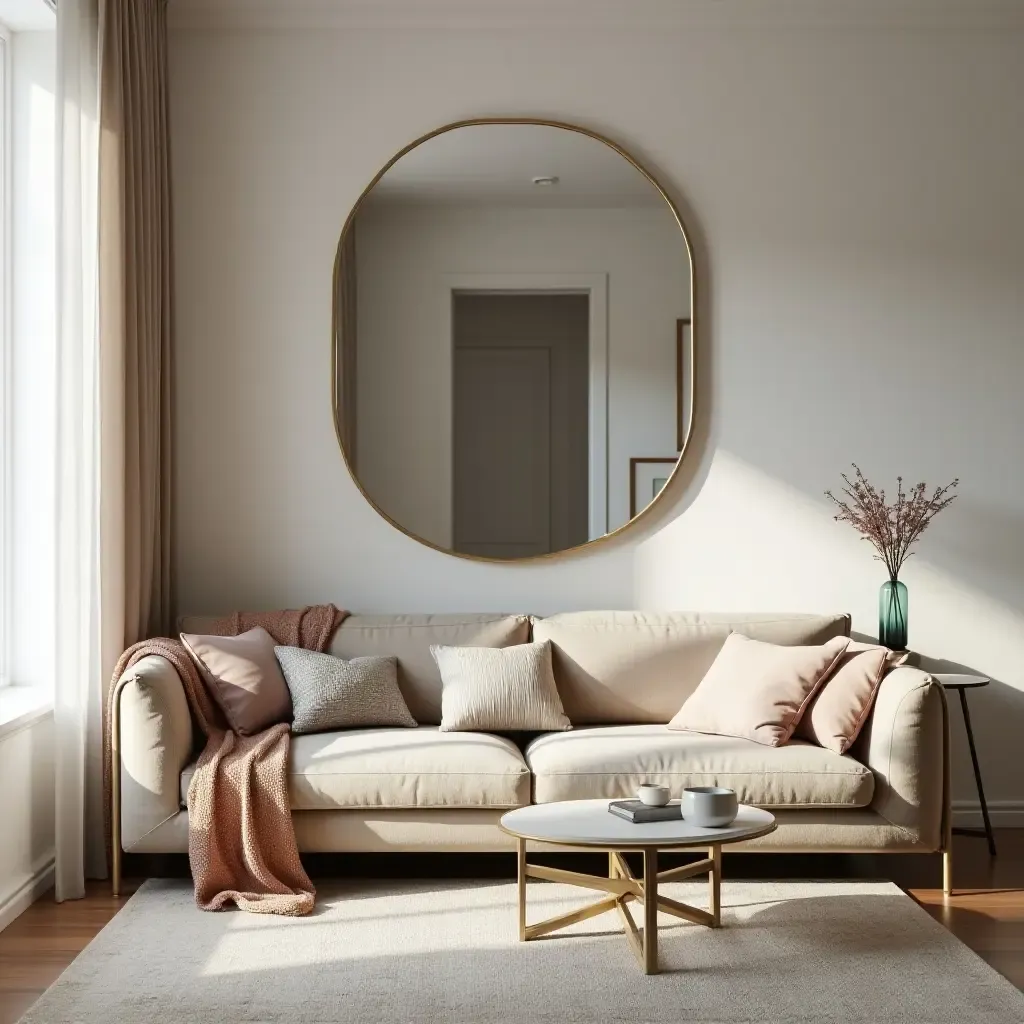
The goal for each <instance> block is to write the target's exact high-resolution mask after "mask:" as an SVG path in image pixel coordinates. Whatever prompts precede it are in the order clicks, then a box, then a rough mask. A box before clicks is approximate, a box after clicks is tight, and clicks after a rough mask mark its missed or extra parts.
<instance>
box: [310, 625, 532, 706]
mask: <svg viewBox="0 0 1024 1024" xmlns="http://www.w3.org/2000/svg"><path fill="white" fill-rule="evenodd" d="M529 631H530V623H529V619H528V618H527V617H526V616H525V615H486V614H483V615H350V616H349V617H348V618H347V619H346V620H345V621H344V622H343V623H342V624H341V626H340V627H339V628H338V630H337V631H336V632H335V634H334V639H333V641H332V642H331V646H330V648H329V649H328V653H330V654H333V655H335V656H336V657H339V658H359V657H365V656H367V655H384V656H385V657H386V656H393V657H396V658H397V659H398V685H399V687H400V688H401V690H402V695H403V696H404V697H405V702H406V704H407V705H408V707H409V711H410V712H412V716H413V718H415V719H416V721H417V722H420V723H421V724H427V725H437V724H438V723H439V722H440V721H441V673H440V671H439V670H438V668H437V663H436V662H435V661H434V658H433V656H432V655H431V653H430V648H431V646H432V645H434V644H440V645H443V646H449V647H511V646H512V645H513V644H524V643H526V642H527V641H528V640H529V638H530V637H529Z"/></svg>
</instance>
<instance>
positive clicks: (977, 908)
mask: <svg viewBox="0 0 1024 1024" xmlns="http://www.w3.org/2000/svg"><path fill="white" fill-rule="evenodd" d="M955 843H956V846H955V854H954V857H955V877H956V885H957V892H956V895H955V896H953V897H952V898H950V899H946V898H944V897H943V895H942V892H941V890H940V889H936V888H921V887H920V886H921V885H922V884H923V885H926V886H932V885H934V884H935V881H934V875H935V871H936V865H935V864H930V863H929V864H928V865H927V866H926V867H922V866H921V863H922V862H921V860H919V859H917V858H911V857H900V856H889V857H878V858H861V859H860V861H859V862H858V867H857V870H856V872H855V874H856V876H858V877H864V876H865V875H871V876H873V877H876V878H891V879H892V881H894V882H896V883H898V884H899V885H902V886H903V887H904V888H905V889H906V890H907V891H908V892H909V893H910V894H911V895H912V896H913V897H914V898H915V899H916V900H917V901H918V902H919V903H920V904H921V905H922V906H923V907H925V909H927V911H928V912H929V913H930V914H931V915H932V916H933V917H934V918H935V919H936V920H938V921H940V922H941V923H942V924H944V925H945V926H946V927H947V928H949V930H950V931H951V932H952V933H953V934H954V935H956V936H957V937H958V938H959V939H960V940H961V941H963V942H964V943H966V944H967V945H968V946H970V947H971V949H973V950H974V951H975V952H976V953H978V955H979V956H981V957H983V958H984V959H985V960H987V961H988V962H989V963H990V964H991V965H992V966H993V967H994V968H995V969H996V970H997V971H999V972H1000V973H1002V974H1003V975H1005V976H1006V977H1007V978H1009V979H1010V981H1012V982H1013V983H1014V984H1015V985H1017V986H1018V988H1020V989H1022V990H1024V829H1014V830H1011V829H1004V830H1001V831H1000V832H999V833H998V834H997V843H998V846H999V856H998V857H997V858H996V859H995V860H990V859H989V857H988V853H987V850H986V848H985V843H984V842H983V841H979V840H976V839H971V838H967V837H959V836H958V837H957V838H956V840H955ZM756 859H757V860H758V861H761V860H762V858H761V857H757V858H756ZM929 860H937V858H929ZM727 867H728V865H727ZM915 876H916V877H915ZM831 877H835V874H834V872H833V874H832V875H831ZM922 879H926V880H925V881H922ZM134 888H135V885H133V884H126V885H125V889H126V894H125V895H124V896H122V897H121V898H120V899H114V898H113V897H111V896H110V895H108V889H107V885H106V883H102V882H97V883H93V884H90V886H89V892H88V895H87V896H86V898H85V899H83V900H76V901H74V902H70V903H63V904H56V903H54V902H53V901H52V900H51V899H50V898H49V897H43V899H41V900H39V902H37V903H36V904H34V905H33V906H32V907H30V908H29V909H28V910H27V911H25V913H24V914H22V915H21V917H19V918H18V919H17V920H16V921H14V923H13V924H11V925H10V926H9V927H8V928H7V929H6V930H5V931H3V932H0V1024H14V1022H15V1021H17V1020H18V1018H19V1017H21V1015H22V1014H23V1013H24V1012H25V1011H26V1010H27V1009H28V1008H29V1007H30V1006H31V1005H32V1003H33V1002H34V1001H35V1000H36V999H37V998H38V996H39V995H40V994H41V993H42V992H44V991H45V990H46V989H47V988H48V987H49V986H50V985H51V984H52V983H53V982H54V981H55V980H56V979H57V976H58V975H59V974H60V973H61V971H63V970H64V968H65V967H67V965H68V964H70V963H71V961H72V960H74V958H75V957H76V956H77V955H78V954H79V953H80V952H81V951H82V949H84V948H85V946H86V945H87V944H88V942H89V940H90V939H92V937H93V936H94V935H95V934H96V933H97V932H98V931H99V930H100V929H101V928H102V927H103V926H104V925H105V924H106V923H107V922H108V921H109V920H110V919H111V918H112V917H113V916H114V914H116V913H117V911H118V910H119V909H120V908H121V907H122V906H123V905H124V902H125V900H126V899H127V898H128V896H130V895H131V892H132V891H133V890H134Z"/></svg>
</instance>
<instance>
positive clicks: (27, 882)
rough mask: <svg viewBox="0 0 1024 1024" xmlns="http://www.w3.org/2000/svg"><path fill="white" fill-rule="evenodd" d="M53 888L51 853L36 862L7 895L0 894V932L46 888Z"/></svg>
mask: <svg viewBox="0 0 1024 1024" xmlns="http://www.w3.org/2000/svg"><path fill="white" fill-rule="evenodd" d="M52 888H53V854H52V853H51V854H50V855H49V856H47V857H44V858H41V859H40V860H39V861H37V862H36V865H35V867H34V868H33V870H32V873H31V874H30V875H28V877H27V878H25V879H24V881H22V882H21V884H20V885H18V886H16V887H15V888H14V889H13V890H12V891H11V892H10V893H8V894H7V895H0V932H2V931H3V930H4V929H5V928H6V927H7V926H8V925H9V924H10V923H11V922H12V921H13V920H14V919H15V918H16V917H17V916H18V915H19V914H21V913H22V912H23V911H25V910H28V908H29V907H30V906H32V904H33V903H35V901H36V900H37V899H39V897H40V896H42V895H43V893H44V892H46V891H47V890H48V889H52Z"/></svg>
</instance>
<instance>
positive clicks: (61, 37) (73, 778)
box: [54, 0, 109, 900]
mask: <svg viewBox="0 0 1024 1024" xmlns="http://www.w3.org/2000/svg"><path fill="white" fill-rule="evenodd" d="M97 3H98V0H61V3H60V5H59V7H58V16H57V93H58V96H57V111H58V128H57V144H58V156H57V162H58V195H57V203H58V213H57V231H58V238H57V456H56V523H57V536H56V575H57V579H56V608H55V616H54V644H55V659H54V660H55V664H56V679H55V681H54V721H55V726H56V743H55V747H56V811H57V820H56V896H57V899H58V900H65V899H75V898H77V897H80V896H82V895H83V894H84V889H85V878H86V877H87V876H89V877H103V876H104V874H105V873H106V858H105V849H104V838H103V826H102V822H103V788H102V736H103V723H102V706H103V701H102V694H103V690H104V685H105V682H106V679H105V677H104V669H105V668H106V665H105V662H106V661H107V660H108V658H109V653H107V657H105V656H104V654H105V652H104V651H103V650H102V649H101V648H102V646H103V645H102V641H101V635H102V634H101V630H102V629H103V627H104V623H103V621H102V619H103V615H102V605H103V584H102V580H101V564H102V559H103V557H104V551H103V545H102V543H101V541H102V539H103V538H102V536H101V534H102V529H101V500H100V499H101V461H102V460H101V442H102V436H101V432H102V428H103V422H102V420H103V417H101V415H100V409H101V396H100V392H101V373H102V371H103V369H104V367H102V366H101V360H100V346H99V335H98V308H97V306H98V302H97V295H98V234H97V209H98V167H99V16H98V6H97ZM104 504H106V502H104Z"/></svg>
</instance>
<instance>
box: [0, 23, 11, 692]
mask: <svg viewBox="0 0 1024 1024" xmlns="http://www.w3.org/2000/svg"><path fill="white" fill-rule="evenodd" d="M12 65H13V45H12V33H11V30H10V29H9V28H8V26H7V25H6V24H4V23H3V22H2V21H0V689H3V688H4V687H5V686H9V685H10V683H11V678H10V656H9V655H10V639H11V629H10V626H11V591H12V580H11V574H12V570H13V557H12V556H13V548H12V542H11V519H12V511H13V510H12V506H11V501H12V493H11V491H12V488H11V461H12V455H13V452H12V446H11V433H12V429H11V428H12V422H11V398H12V396H11V373H12V370H13V360H12V352H11V336H12V329H13V318H12V307H13V301H12V298H13V297H12V287H11V273H12V266H13V263H12V259H11V246H12V228H13V224H12V219H13V213H14V205H13V202H12V198H11V191H12V148H13V147H12V135H13V130H12V119H13V109H14V105H13V97H12V92H13V89H12Z"/></svg>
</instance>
